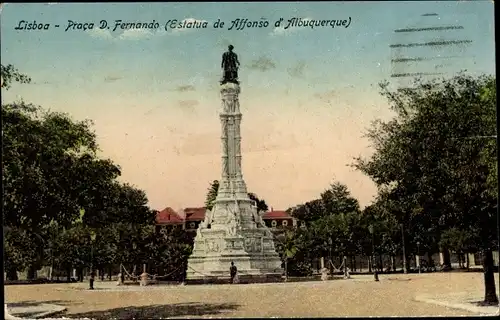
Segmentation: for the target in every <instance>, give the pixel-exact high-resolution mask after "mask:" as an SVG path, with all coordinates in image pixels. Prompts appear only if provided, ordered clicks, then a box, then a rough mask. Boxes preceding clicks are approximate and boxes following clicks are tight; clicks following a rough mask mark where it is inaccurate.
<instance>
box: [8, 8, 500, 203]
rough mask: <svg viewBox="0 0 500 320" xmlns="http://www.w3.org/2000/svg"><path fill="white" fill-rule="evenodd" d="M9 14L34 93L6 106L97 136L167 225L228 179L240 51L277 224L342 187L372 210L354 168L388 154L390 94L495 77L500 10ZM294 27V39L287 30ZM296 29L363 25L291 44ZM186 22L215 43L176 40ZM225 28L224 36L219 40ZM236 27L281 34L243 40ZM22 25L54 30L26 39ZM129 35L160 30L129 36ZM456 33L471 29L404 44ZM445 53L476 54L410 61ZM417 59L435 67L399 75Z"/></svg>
mask: <svg viewBox="0 0 500 320" xmlns="http://www.w3.org/2000/svg"><path fill="white" fill-rule="evenodd" d="M1 10H2V11H1V39H2V41H1V62H2V64H3V65H5V64H13V65H14V66H15V67H16V68H18V69H19V71H20V72H22V73H24V74H27V75H29V76H30V77H31V78H32V81H33V82H32V83H31V84H26V85H22V84H14V85H13V86H12V88H11V89H10V90H8V91H5V90H4V89H2V103H8V102H12V101H16V100H19V99H23V100H24V101H26V102H31V103H34V104H37V105H40V106H42V107H44V108H47V109H50V110H53V111H62V112H67V113H68V114H70V115H71V116H72V117H73V119H75V120H84V119H91V120H93V122H94V127H93V128H94V129H95V131H96V133H97V136H98V143H99V145H100V150H101V152H100V155H101V156H102V157H106V158H111V159H112V160H113V161H115V162H116V163H117V164H119V165H120V167H121V168H122V176H121V178H120V179H121V180H122V181H123V182H128V183H131V184H133V185H135V186H136V187H138V188H140V189H142V190H144V191H145V192H146V194H147V196H148V199H149V202H150V205H151V207H152V208H154V209H158V210H161V209H163V208H165V207H167V206H170V207H173V208H183V207H195V206H203V203H204V200H205V196H206V193H207V189H208V187H209V184H210V182H211V181H212V180H215V179H219V178H220V174H221V154H220V153H221V146H220V134H221V133H220V122H219V121H220V120H219V118H218V112H219V111H220V107H221V101H220V92H219V82H218V81H219V80H220V78H221V75H222V71H221V69H220V63H221V56H222V53H223V52H224V51H226V50H227V46H228V45H229V44H232V45H233V46H234V48H235V49H234V51H235V52H236V53H237V54H238V57H239V60H240V61H241V68H240V70H239V79H240V81H241V94H240V105H241V111H242V113H243V120H242V124H241V131H242V132H241V136H242V154H243V160H242V167H243V176H244V179H245V181H246V183H247V188H248V190H249V191H250V192H254V193H256V194H257V195H258V196H259V197H260V198H262V199H265V200H266V202H267V203H268V204H269V206H270V207H272V208H274V210H280V209H282V210H285V209H287V208H289V207H291V206H294V205H297V204H300V203H304V202H306V201H309V200H313V199H316V198H318V197H319V195H320V193H321V192H323V191H324V190H325V189H327V188H328V187H329V185H330V184H331V183H332V182H334V181H338V182H341V183H343V184H346V185H347V187H348V188H349V190H350V191H351V193H352V195H353V196H354V197H355V198H357V199H358V200H359V202H360V204H361V206H362V207H364V206H366V205H369V204H370V202H371V201H372V200H373V198H374V196H375V195H376V191H377V190H376V186H375V185H374V184H373V182H371V180H370V179H369V178H368V177H366V176H364V175H363V174H362V173H360V172H358V171H356V170H355V169H353V168H352V167H350V166H349V164H352V163H353V159H354V158H355V157H358V156H362V157H369V156H370V155H371V154H372V152H373V150H372V149H371V148H370V141H369V140H368V139H366V138H365V137H364V134H365V133H366V132H367V129H368V128H369V126H370V123H371V122H372V121H373V120H375V119H382V120H387V119H390V118H391V117H393V113H392V112H391V110H390V106H389V105H388V103H387V101H386V100H385V99H384V98H383V97H381V96H380V94H379V90H378V83H380V82H381V81H384V80H388V81H390V82H391V84H392V85H393V87H398V86H399V87H401V86H407V85H409V79H411V78H408V77H391V75H395V74H405V73H415V72H426V73H431V74H435V73H439V74H441V75H438V76H449V75H453V74H455V73H456V72H458V71H460V70H463V69H466V70H467V72H469V73H472V74H480V73H488V74H494V72H495V42H494V13H493V3H492V2H491V1H457V2H455V1H445V2H433V1H426V2H423V1H419V2H410V1H408V2H406V1H405V2H395V1H391V2H389V1H387V2H385V1H384V2H302V3H301V2H290V3H286V2H278V3H272V2H268V3H267V2H260V3H243V2H236V3H201V2H200V3H188V2H183V3H114V4H112V3H110V4H108V3H68V4H57V3H49V4H34V3H29V4H17V3H16V4H9V3H7V4H4V5H3V6H2V9H1ZM280 18H283V21H284V23H285V25H282V26H279V27H275V23H276V21H278V20H279V19H280ZM292 18H301V19H303V21H312V20H340V21H342V20H347V22H349V21H350V22H349V24H347V23H344V26H342V24H341V23H340V26H337V25H335V27H334V28H332V27H331V26H329V25H327V26H323V27H321V26H319V27H314V28H310V27H289V28H285V27H286V25H287V24H288V23H287V21H288V20H289V19H292ZM174 19H177V20H178V21H184V20H185V21H186V22H193V21H196V22H198V23H200V24H202V22H206V24H207V28H198V29H186V28H184V29H178V28H174V29H172V28H170V25H169V24H167V22H168V21H169V20H174ZM218 19H220V21H223V22H224V23H225V25H224V27H223V28H214V27H213V25H214V22H215V21H217V20H218ZM235 19H248V20H249V21H262V22H264V21H267V22H269V25H268V26H267V27H262V28H244V29H243V30H235V28H233V29H232V30H228V29H229V28H230V26H231V21H233V20H235ZM22 20H25V21H27V22H28V23H33V22H35V21H36V24H40V23H42V24H49V26H48V30H16V29H15V28H16V27H18V26H19V25H20V22H21V21H22ZM101 20H106V22H107V26H109V27H110V28H109V29H108V28H104V29H101V28H100V27H99V26H100V21H101ZM116 20H122V22H141V23H148V24H149V23H151V24H154V23H155V22H156V23H158V28H156V29H155V28H153V29H121V27H118V28H117V29H116V30H113V29H114V26H115V23H116ZM70 21H72V22H73V24H72V26H70V28H69V29H68V30H67V31H66V29H67V27H68V25H69V24H70ZM78 23H81V25H78ZM84 23H87V26H89V24H90V23H93V24H94V26H93V28H92V29H89V28H87V30H84V29H83V24H84ZM21 25H22V23H21ZM55 25H59V27H55ZM165 25H167V28H166V30H165ZM346 26H347V27H346ZM443 26H455V27H457V26H458V28H453V29H449V30H444V31H443V30H427V31H420V32H395V30H397V29H408V28H426V27H427V28H428V27H443ZM79 27H80V28H79ZM440 41H462V42H461V43H454V44H451V45H446V46H444V45H441V46H439V45H436V46H411V47H408V46H406V47H401V46H399V47H398V46H396V47H394V45H398V44H410V43H423V42H440ZM391 45H393V47H391ZM406 57H413V58H414V57H426V58H432V59H430V60H424V61H419V62H406V63H399V62H391V60H394V59H400V58H406ZM433 76H434V75H429V76H426V77H433Z"/></svg>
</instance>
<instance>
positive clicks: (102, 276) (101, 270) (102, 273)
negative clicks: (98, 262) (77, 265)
mask: <svg viewBox="0 0 500 320" xmlns="http://www.w3.org/2000/svg"><path fill="white" fill-rule="evenodd" d="M99 273H100V274H101V281H104V268H101V269H99Z"/></svg>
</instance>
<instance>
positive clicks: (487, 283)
mask: <svg viewBox="0 0 500 320" xmlns="http://www.w3.org/2000/svg"><path fill="white" fill-rule="evenodd" d="M483 268H484V303H485V304H488V305H495V306H497V305H498V296H497V291H496V287H495V273H494V271H493V268H494V266H493V252H492V251H491V249H487V250H485V252H484V260H483Z"/></svg>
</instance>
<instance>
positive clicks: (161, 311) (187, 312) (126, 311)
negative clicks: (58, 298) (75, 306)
mask: <svg viewBox="0 0 500 320" xmlns="http://www.w3.org/2000/svg"><path fill="white" fill-rule="evenodd" d="M238 307H239V306H238V305H236V304H228V303H223V304H209V303H177V304H166V305H153V306H130V307H125V308H116V309H108V310H103V311H90V312H84V313H73V314H66V315H65V316H66V317H69V318H91V319H111V318H114V319H152V318H154V319H159V318H166V317H178V316H204V315H220V314H222V313H224V312H227V311H231V310H236V309H237V308H238Z"/></svg>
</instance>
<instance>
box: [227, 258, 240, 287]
mask: <svg viewBox="0 0 500 320" xmlns="http://www.w3.org/2000/svg"><path fill="white" fill-rule="evenodd" d="M237 272H238V269H237V268H236V266H235V265H234V262H233V261H231V268H229V273H230V274H231V283H234V277H236V273H237Z"/></svg>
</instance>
